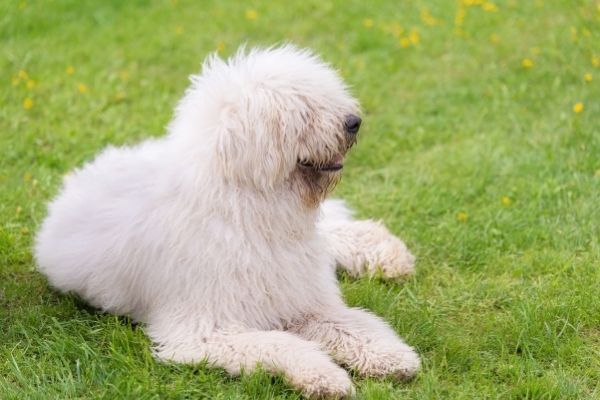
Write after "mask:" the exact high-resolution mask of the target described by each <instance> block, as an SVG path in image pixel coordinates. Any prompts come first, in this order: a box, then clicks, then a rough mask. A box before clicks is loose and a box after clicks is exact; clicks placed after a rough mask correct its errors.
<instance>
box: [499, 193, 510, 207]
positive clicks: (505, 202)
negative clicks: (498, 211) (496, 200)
mask: <svg viewBox="0 0 600 400" xmlns="http://www.w3.org/2000/svg"><path fill="white" fill-rule="evenodd" d="M501 201H502V204H503V205H505V206H506V207H508V206H510V203H512V201H511V200H510V197H508V196H502V199H501Z"/></svg>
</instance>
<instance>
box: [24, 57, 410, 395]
mask: <svg viewBox="0 0 600 400" xmlns="http://www.w3.org/2000/svg"><path fill="white" fill-rule="evenodd" d="M357 108H358V106H357V103H356V101H355V100H354V99H353V98H352V97H351V96H350V95H349V94H348V92H347V89H346V87H345V86H344V84H343V83H342V82H341V80H340V79H339V77H338V76H337V74H336V73H335V72H334V71H333V70H332V69H331V68H330V67H329V66H328V65H327V64H325V63H323V62H322V61H320V60H319V59H318V58H317V57H315V56H313V55H312V54H311V53H310V52H308V51H305V50H298V49H296V48H294V47H292V46H289V45H288V46H283V47H278V48H270V49H256V50H251V51H250V52H245V51H244V50H241V51H240V52H238V54H237V55H236V56H234V57H233V58H232V59H230V60H228V61H227V62H224V61H222V60H221V59H219V58H217V57H216V56H212V57H209V59H208V60H207V61H206V62H205V64H204V66H203V71H202V74H201V75H198V76H194V77H192V85H191V87H190V89H189V90H188V91H187V92H186V95H185V96H184V98H183V99H182V100H181V102H180V104H179V106H178V108H177V111H176V116H175V118H174V120H173V122H172V123H171V125H170V127H169V132H168V134H167V135H166V136H164V137H162V138H160V139H153V140H147V141H145V142H143V143H141V144H139V145H136V146H133V147H120V148H114V147H109V148H107V149H106V150H104V151H103V152H102V153H101V154H100V155H99V156H98V157H97V158H96V159H95V160H93V161H92V162H90V163H88V164H86V165H84V166H83V167H82V168H81V169H79V170H76V171H74V172H73V173H71V174H70V175H69V176H67V177H66V178H65V181H64V185H63V188H62V190H61V192H60V194H59V195H58V196H57V198H56V199H55V200H54V201H53V202H52V203H51V204H50V205H49V209H48V217H47V218H46V220H45V221H44V223H43V225H42V227H41V229H40V231H39V234H38V236H37V241H36V246H35V255H36V258H37V262H38V265H39V269H40V270H41V271H42V272H43V273H44V274H45V275H46V276H47V277H48V279H49V280H50V282H51V284H52V285H53V286H54V287H56V288H58V289H59V290H61V291H64V292H74V293H77V294H78V295H79V296H81V297H82V298H83V299H85V300H86V301H88V302H89V303H90V304H92V305H94V306H96V307H99V308H101V309H103V310H106V311H108V312H112V313H115V314H121V315H129V316H131V317H132V318H134V319H135V320H137V321H141V322H144V323H145V325H146V330H147V333H148V335H149V336H150V338H151V339H152V341H153V342H154V343H155V349H154V350H155V353H156V355H157V356H158V357H159V358H161V359H165V360H173V361H177V362H189V363H193V362H198V361H201V360H203V359H208V360H209V361H210V362H211V363H213V364H214V365H215V366H218V367H222V368H225V369H226V370H227V371H229V372H230V373H232V374H237V373H239V372H240V370H241V369H246V370H252V369H253V368H254V367H255V366H256V365H257V364H261V365H262V366H263V367H264V368H266V369H268V370H271V371H274V372H281V373H283V374H284V375H285V377H286V378H287V379H288V380H289V382H290V383H291V384H292V385H294V386H295V387H297V388H299V389H300V390H302V391H303V393H305V394H306V395H308V396H322V397H343V396H346V395H350V394H351V393H353V387H352V383H351V381H350V378H349V377H348V375H347V373H346V372H345V371H344V370H343V369H342V368H340V367H339V366H338V365H336V363H339V364H341V365H344V366H348V367H351V368H354V369H356V370H357V371H358V372H359V373H362V374H364V375H372V376H385V375H394V376H397V377H399V378H403V379H404V378H410V377H412V376H413V375H414V374H415V373H416V371H417V370H418V368H419V359H418V356H417V355H416V353H415V352H414V350H413V349H412V348H411V347H409V346H407V345H406V344H404V343H403V342H402V341H401V340H400V338H398V337H397V336H396V334H395V333H394V332H393V331H392V330H391V328H389V327H388V326H387V325H386V324H385V322H383V321H382V320H381V319H379V318H377V317H375V316H374V315H372V314H370V313H368V312H366V311H363V310H359V309H352V308H348V307H347V306H346V305H345V304H344V302H343V300H342V298H341V295H340V291H339V288H338V285H337V282H336V279H335V271H334V269H335V263H336V261H337V262H338V264H340V265H341V267H343V268H346V269H347V270H348V271H350V273H352V274H355V275H360V274H363V273H373V272H374V271H375V270H376V269H378V268H380V269H381V270H382V271H383V273H384V275H386V276H389V277H395V276H399V275H403V274H407V273H410V272H411V271H412V269H413V264H414V259H413V257H412V256H411V255H410V253H409V252H408V250H407V249H406V246H404V244H403V243H402V242H401V241H400V240H399V239H398V238H396V237H394V236H392V235H391V234H390V233H389V232H388V231H387V230H386V229H385V228H384V227H383V226H382V225H381V224H379V223H376V222H373V221H356V220H354V219H353V218H352V216H351V213H350V211H349V210H348V209H347V208H346V206H345V205H344V204H343V203H342V202H341V201H336V200H327V201H324V202H322V200H323V198H324V197H325V195H326V194H327V192H328V191H329V190H330V189H331V186H332V185H333V184H334V183H335V181H336V179H337V178H338V173H337V172H314V171H316V170H313V169H308V170H307V169H306V168H304V167H302V166H300V165H299V164H298V160H311V161H314V163H315V164H319V163H321V164H325V163H327V161H328V160H332V159H335V157H336V156H340V155H343V154H344V153H345V152H346V151H347V150H348V148H349V147H350V146H351V145H352V144H353V142H352V140H351V138H349V136H348V134H347V133H346V132H345V131H344V129H343V121H344V118H345V116H346V115H348V114H352V113H357V112H358V109H357ZM334 361H335V362H334Z"/></svg>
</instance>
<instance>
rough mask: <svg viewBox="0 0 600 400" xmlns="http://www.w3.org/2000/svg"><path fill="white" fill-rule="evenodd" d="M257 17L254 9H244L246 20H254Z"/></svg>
mask: <svg viewBox="0 0 600 400" xmlns="http://www.w3.org/2000/svg"><path fill="white" fill-rule="evenodd" d="M257 18H258V13H257V12H256V10H246V19H247V20H248V21H254V20H256V19H257Z"/></svg>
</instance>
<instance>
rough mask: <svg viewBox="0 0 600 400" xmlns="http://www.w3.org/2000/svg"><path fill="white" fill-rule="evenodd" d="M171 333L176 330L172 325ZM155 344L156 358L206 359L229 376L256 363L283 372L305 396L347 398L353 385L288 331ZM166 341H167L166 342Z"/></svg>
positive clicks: (317, 351) (315, 348)
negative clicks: (192, 341)
mask: <svg viewBox="0 0 600 400" xmlns="http://www.w3.org/2000/svg"><path fill="white" fill-rule="evenodd" d="M172 331H173V332H177V331H179V330H178V329H176V328H172ZM161 340H162V342H159V343H158V345H157V347H156V353H157V355H158V356H159V358H162V359H166V360H169V361H176V362H184V363H195V362H200V361H203V360H207V361H208V362H209V363H211V364H213V365H214V366H216V367H221V368H224V369H225V370H227V371H228V372H229V373H230V374H232V375H239V374H240V372H241V371H242V370H243V371H252V370H254V369H255V368H256V367H257V366H259V365H260V366H261V367H262V368H264V369H265V370H267V371H269V372H272V373H282V374H283V375H284V376H285V378H286V379H287V380H288V381H289V383H290V384H291V385H292V386H294V387H296V388H297V389H299V390H300V391H302V393H303V394H304V395H305V396H308V397H318V398H335V399H341V398H346V397H350V396H352V395H353V393H354V387H353V385H352V381H351V380H350V378H349V376H348V374H347V373H346V371H345V370H344V369H342V368H340V367H339V366H338V365H336V364H335V363H334V362H333V361H332V360H331V358H330V357H329V355H327V354H326V353H325V352H323V351H322V350H321V349H320V348H319V345H318V344H317V343H314V342H310V341H308V340H305V339H303V338H301V337H298V336H296V335H293V334H292V333H289V332H281V331H250V332H241V333H212V334H210V335H207V336H205V337H202V338H199V339H198V340H195V341H194V343H193V345H191V346H190V345H182V343H181V341H180V339H178V341H177V342H175V343H169V342H168V338H164V337H163V338H162V339H161ZM165 340H167V341H166V342H165Z"/></svg>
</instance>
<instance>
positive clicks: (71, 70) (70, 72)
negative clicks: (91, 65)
mask: <svg viewBox="0 0 600 400" xmlns="http://www.w3.org/2000/svg"><path fill="white" fill-rule="evenodd" d="M66 73H67V75H73V74H74V73H75V68H73V67H72V66H70V65H69V66H68V67H67V69H66Z"/></svg>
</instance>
